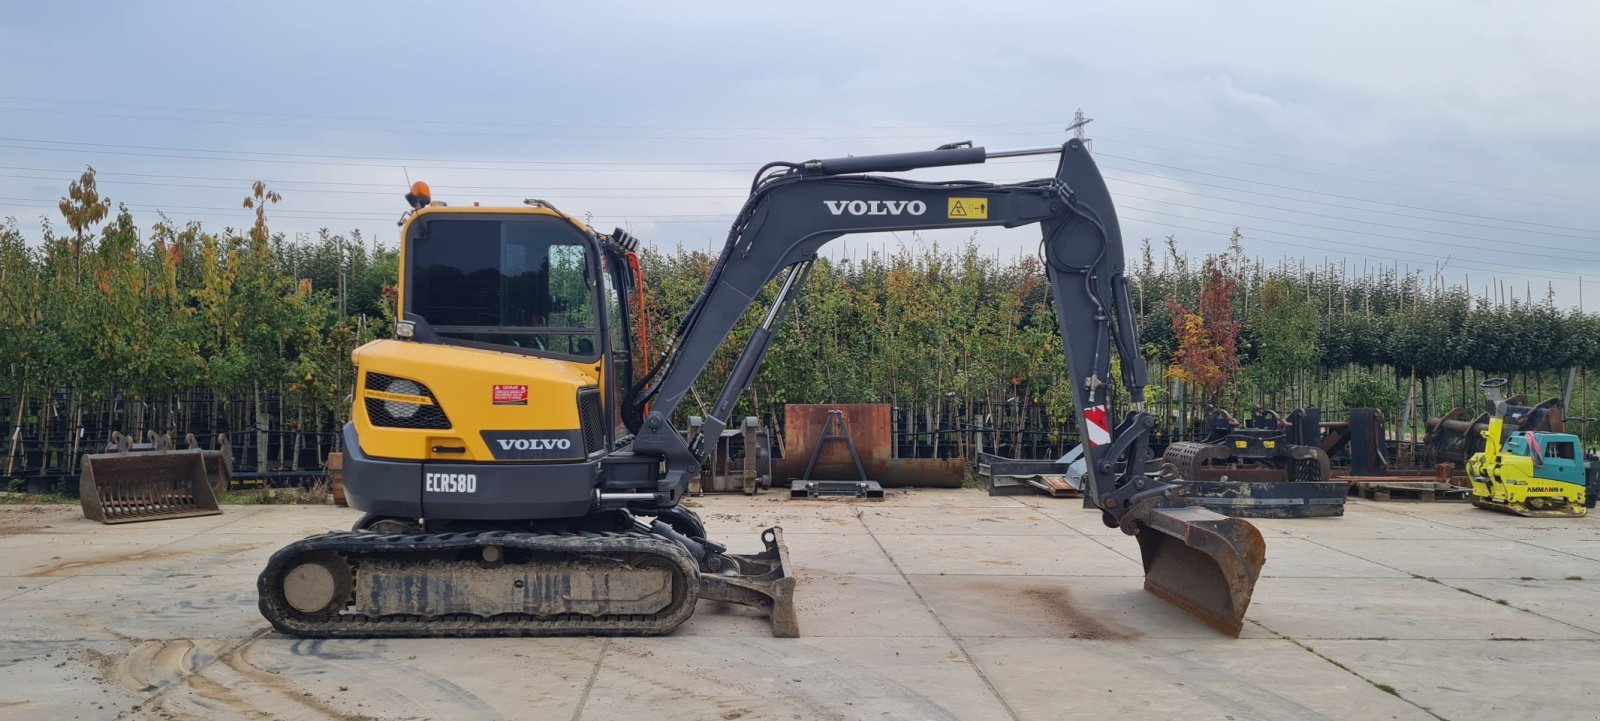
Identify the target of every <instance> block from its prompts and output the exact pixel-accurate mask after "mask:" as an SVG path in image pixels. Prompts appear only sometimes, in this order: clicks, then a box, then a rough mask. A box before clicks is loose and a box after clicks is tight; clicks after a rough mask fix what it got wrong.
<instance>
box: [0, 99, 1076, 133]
mask: <svg viewBox="0 0 1600 721" xmlns="http://www.w3.org/2000/svg"><path fill="white" fill-rule="evenodd" d="M0 100H6V101H24V102H37V103H60V104H64V105H89V106H98V107H112V108H135V109H140V110H162V111H167V112H178V113H215V114H218V115H247V116H252V117H256V116H267V117H279V118H308V119H313V120H352V121H365V122H381V123H404V124H424V125H478V126H489V127H513V128H606V129H614V130H718V131H720V130H927V129H932V128H1020V127H1029V126H1035V125H1044V126H1051V127H1059V126H1060V125H1061V123H1060V121H1059V120H1051V121H1041V122H1036V123H989V122H983V123H948V124H943V125H940V124H930V125H842V126H743V127H740V126H715V125H699V126H696V125H602V124H597V123H572V124H560V123H513V122H497V121H484V120H440V119H429V118H411V117H406V118H379V117H371V116H352V115H314V114H308V113H284V112H272V111H262V110H218V109H214V108H211V109H208V108H185V107H173V106H161V105H137V104H131V103H108V102H103V101H89V100H64V99H56V98H37V97H24V96H16V95H6V96H0Z"/></svg>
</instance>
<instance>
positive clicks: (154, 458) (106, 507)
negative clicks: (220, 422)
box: [78, 449, 222, 523]
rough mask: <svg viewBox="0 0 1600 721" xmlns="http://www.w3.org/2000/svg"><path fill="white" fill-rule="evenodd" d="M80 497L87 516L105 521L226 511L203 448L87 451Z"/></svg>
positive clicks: (143, 519)
mask: <svg viewBox="0 0 1600 721" xmlns="http://www.w3.org/2000/svg"><path fill="white" fill-rule="evenodd" d="M78 502H79V504H81V505H82V506H83V517H84V518H87V519H89V520H91V521H99V522H101V523H133V522H135V521H159V520H163V519H168V518H188V517H191V516H214V515H217V514H220V513H222V509H221V508H219V507H218V506H217V496H216V494H215V493H214V492H213V491H212V488H211V481H210V477H209V475H208V474H207V473H206V461H205V458H204V455H203V452H202V451H200V450H198V449H191V450H181V451H164V450H162V451H133V452H116V453H96V454H89V455H85V456H84V457H83V475H82V477H81V478H80V480H79V484H78Z"/></svg>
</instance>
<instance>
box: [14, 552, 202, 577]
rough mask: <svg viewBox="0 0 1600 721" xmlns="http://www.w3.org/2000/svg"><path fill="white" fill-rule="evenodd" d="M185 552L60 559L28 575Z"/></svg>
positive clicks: (180, 554)
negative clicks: (58, 561) (75, 559)
mask: <svg viewBox="0 0 1600 721" xmlns="http://www.w3.org/2000/svg"><path fill="white" fill-rule="evenodd" d="M187 554H188V552H187V551H159V552H158V551H136V552H134V553H123V554H118V555H115V556H109V557H105V558H89V559H84V560H77V561H62V562H60V563H52V564H50V565H48V566H45V567H43V568H40V569H38V570H36V571H32V572H30V573H28V576H29V577H30V578H38V577H40V576H54V575H56V574H59V573H61V572H62V571H82V570H84V569H89V568H99V567H101V566H109V565H112V564H116V563H125V562H127V561H149V560H159V559H163V558H174V557H177V556H183V555H187Z"/></svg>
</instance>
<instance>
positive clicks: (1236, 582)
mask: <svg viewBox="0 0 1600 721" xmlns="http://www.w3.org/2000/svg"><path fill="white" fill-rule="evenodd" d="M1128 520H1130V519H1124V522H1125V523H1126V522H1127V521H1128ZM1131 520H1132V521H1133V523H1134V524H1135V525H1136V527H1137V528H1138V531H1139V532H1138V535H1137V536H1136V537H1137V538H1138V539H1139V555H1140V556H1142V557H1143V559H1144V589H1145V590H1146V591H1149V592H1151V593H1153V594H1155V595H1157V596H1160V597H1161V599H1162V600H1164V601H1166V602H1168V603H1171V604H1172V605H1174V606H1177V607H1178V608H1180V609H1183V610H1184V611H1185V612H1187V613H1188V614H1190V615H1192V616H1194V617H1195V618H1198V619H1200V620H1201V621H1204V622H1205V623H1206V624H1207V625H1209V626H1211V627H1212V628H1215V629H1217V630H1218V631H1221V632H1223V633H1226V634H1228V635H1229V636H1233V637H1235V638H1237V637H1238V636H1239V631H1240V630H1241V629H1242V628H1243V627H1244V612H1245V609H1247V608H1249V607H1250V595H1251V593H1252V592H1254V590H1255V587H1256V579H1257V578H1260V576H1261V566H1262V565H1263V564H1265V563H1266V560H1267V545H1266V543H1265V542H1264V541H1262V540H1261V532H1260V531H1258V530H1256V527H1255V526H1252V525H1250V524H1249V523H1248V522H1246V521H1241V520H1239V519H1237V518H1229V517H1227V516H1224V515H1221V514H1219V513H1216V512H1214V511H1210V510H1207V509H1204V508H1200V507H1198V506H1189V507H1181V508H1151V509H1149V510H1148V511H1146V512H1145V513H1143V514H1142V517H1141V518H1133V519H1131Z"/></svg>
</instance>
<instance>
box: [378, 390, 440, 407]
mask: <svg viewBox="0 0 1600 721" xmlns="http://www.w3.org/2000/svg"><path fill="white" fill-rule="evenodd" d="M361 394H362V395H364V396H366V397H368V398H375V399H377V400H380V401H389V402H390V403H410V404H412V405H417V406H431V405H433V399H432V398H429V397H427V396H414V395H411V394H410V393H390V392H388V391H373V390H365V391H362V392H361Z"/></svg>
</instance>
